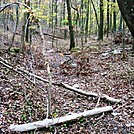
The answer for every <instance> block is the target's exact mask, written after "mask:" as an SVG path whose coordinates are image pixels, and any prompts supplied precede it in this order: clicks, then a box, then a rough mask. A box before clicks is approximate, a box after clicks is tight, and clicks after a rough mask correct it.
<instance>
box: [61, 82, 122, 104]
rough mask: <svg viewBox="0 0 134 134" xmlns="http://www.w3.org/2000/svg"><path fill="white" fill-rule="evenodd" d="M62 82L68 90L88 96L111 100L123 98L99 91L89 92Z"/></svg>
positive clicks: (119, 100) (118, 100)
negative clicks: (116, 97)
mask: <svg viewBox="0 0 134 134" xmlns="http://www.w3.org/2000/svg"><path fill="white" fill-rule="evenodd" d="M61 84H62V87H64V88H66V89H68V90H71V91H74V92H77V93H79V94H82V95H86V96H92V97H100V98H101V99H106V100H108V101H110V102H117V103H119V102H121V101H122V100H121V99H114V98H112V97H109V96H108V95H106V94H99V95H98V94H97V93H93V92H87V91H83V90H81V89H77V88H75V87H72V86H69V85H68V84H65V83H61Z"/></svg>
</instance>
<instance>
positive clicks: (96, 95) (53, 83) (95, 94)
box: [0, 57, 122, 103]
mask: <svg viewBox="0 0 134 134" xmlns="http://www.w3.org/2000/svg"><path fill="white" fill-rule="evenodd" d="M0 64H2V65H4V66H5V67H7V68H9V69H11V70H13V71H15V72H16V73H19V74H21V73H20V72H22V73H25V74H27V75H29V76H33V77H34V78H36V79H38V80H40V81H43V82H45V83H49V81H48V80H46V79H44V78H42V77H40V76H37V75H35V74H33V73H30V72H29V71H26V70H24V69H21V68H18V67H15V68H14V67H12V66H11V65H10V64H9V63H7V61H5V60H4V59H3V58H1V57H0ZM52 85H56V86H59V87H63V88H65V89H67V90H70V91H74V92H77V93H79V94H81V95H85V96H91V97H100V98H101V99H106V100H107V101H110V102H113V103H119V102H121V101H122V100H121V99H115V98H112V97H109V96H108V95H106V94H97V93H93V92H88V91H83V90H81V89H77V88H74V87H72V86H70V85H68V84H65V83H62V82H61V83H57V82H54V81H52Z"/></svg>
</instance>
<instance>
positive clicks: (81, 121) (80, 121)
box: [77, 117, 85, 124]
mask: <svg viewBox="0 0 134 134" xmlns="http://www.w3.org/2000/svg"><path fill="white" fill-rule="evenodd" d="M84 121H85V118H84V117H81V118H80V119H79V120H78V122H77V123H78V124H81V123H83V122H84Z"/></svg>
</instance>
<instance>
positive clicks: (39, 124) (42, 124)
mask: <svg viewBox="0 0 134 134" xmlns="http://www.w3.org/2000/svg"><path fill="white" fill-rule="evenodd" d="M108 111H113V108H112V106H106V107H101V108H95V109H92V110H88V111H84V112H82V113H71V114H70V115H66V116H63V117H58V118H53V119H44V120H42V121H36V122H32V123H28V124H20V125H14V124H11V125H10V127H9V129H10V130H11V131H17V132H25V131H31V130H35V129H36V130H37V129H40V128H48V127H49V126H52V125H58V124H61V123H66V122H69V121H73V120H76V119H78V118H81V117H87V116H91V115H96V114H100V113H103V112H108Z"/></svg>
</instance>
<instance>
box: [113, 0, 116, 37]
mask: <svg viewBox="0 0 134 134" xmlns="http://www.w3.org/2000/svg"><path fill="white" fill-rule="evenodd" d="M113 2H114V3H115V2H116V1H115V0H113ZM113 9H114V12H113V32H114V34H116V11H115V6H113Z"/></svg>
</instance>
